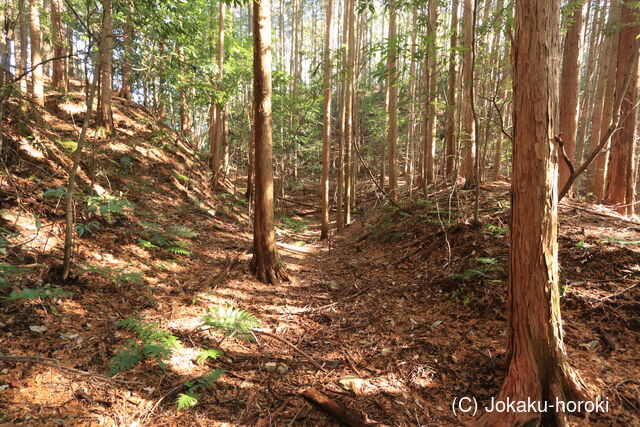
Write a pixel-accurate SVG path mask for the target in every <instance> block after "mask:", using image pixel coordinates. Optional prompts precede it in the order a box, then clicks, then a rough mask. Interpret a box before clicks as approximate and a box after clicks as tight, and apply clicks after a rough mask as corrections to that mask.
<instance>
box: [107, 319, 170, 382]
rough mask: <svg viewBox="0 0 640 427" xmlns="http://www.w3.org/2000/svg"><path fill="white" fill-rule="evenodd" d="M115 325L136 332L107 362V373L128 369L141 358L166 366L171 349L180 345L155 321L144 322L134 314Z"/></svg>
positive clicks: (113, 373) (161, 366) (112, 373)
mask: <svg viewBox="0 0 640 427" xmlns="http://www.w3.org/2000/svg"><path fill="white" fill-rule="evenodd" d="M116 326H117V327H119V328H122V329H127V330H129V331H131V332H133V333H135V334H136V339H135V340H130V341H129V342H128V343H127V344H126V345H125V346H123V347H122V348H121V349H120V350H118V352H117V353H116V355H115V356H114V357H113V358H112V359H111V361H110V362H109V366H110V369H109V375H115V374H117V373H118V372H120V371H122V370H128V369H131V368H133V367H134V366H135V365H137V364H138V363H140V362H141V361H143V360H153V361H154V362H155V363H156V364H157V365H158V366H159V367H160V368H162V369H165V368H166V362H167V360H169V358H170V357H171V354H172V353H173V350H175V349H176V348H179V347H180V346H181V343H180V340H179V339H178V338H177V337H175V336H173V335H171V334H170V333H168V332H167V331H164V330H162V329H161V328H160V327H159V325H158V324H157V323H155V322H144V321H143V320H142V319H140V318H139V317H136V316H129V317H127V318H125V319H122V320H121V321H119V322H118V323H116Z"/></svg>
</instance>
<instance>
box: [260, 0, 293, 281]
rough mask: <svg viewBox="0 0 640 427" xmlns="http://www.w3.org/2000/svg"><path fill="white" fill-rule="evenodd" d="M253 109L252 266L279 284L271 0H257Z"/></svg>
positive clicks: (281, 274)
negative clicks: (274, 215) (274, 161)
mask: <svg viewBox="0 0 640 427" xmlns="http://www.w3.org/2000/svg"><path fill="white" fill-rule="evenodd" d="M253 111H254V113H253V114H254V123H255V125H254V126H255V152H256V154H255V162H256V163H255V169H256V201H255V216H254V221H253V223H254V228H253V258H252V260H251V268H252V270H253V272H254V273H255V275H256V277H257V278H258V280H260V281H262V282H266V283H272V284H277V283H279V282H280V280H281V279H283V278H285V277H286V276H285V274H284V270H283V267H282V266H281V264H280V263H281V261H280V257H279V256H278V252H277V250H276V238H275V229H274V220H273V157H272V148H271V146H272V136H271V122H272V119H271V0H260V1H255V2H254V3H253Z"/></svg>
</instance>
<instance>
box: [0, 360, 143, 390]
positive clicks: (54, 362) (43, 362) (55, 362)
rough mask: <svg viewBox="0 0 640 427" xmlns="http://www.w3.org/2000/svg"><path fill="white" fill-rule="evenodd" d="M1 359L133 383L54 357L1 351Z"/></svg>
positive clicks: (121, 382) (116, 381)
mask: <svg viewBox="0 0 640 427" xmlns="http://www.w3.org/2000/svg"><path fill="white" fill-rule="evenodd" d="M0 360H4V361H6V362H26V363H37V364H39V365H45V366H50V367H52V368H56V369H59V370H61V371H66V372H68V373H71V374H74V375H80V376H83V377H93V378H98V379H100V380H102V381H107V382H110V383H120V384H132V382H130V381H122V380H118V379H115V378H111V377H108V376H106V375H102V374H95V373H93V372H87V371H82V370H80V369H76V368H71V367H69V366H64V365H61V364H60V360H58V359H53V358H50V357H39V356H16V355H13V354H9V353H0Z"/></svg>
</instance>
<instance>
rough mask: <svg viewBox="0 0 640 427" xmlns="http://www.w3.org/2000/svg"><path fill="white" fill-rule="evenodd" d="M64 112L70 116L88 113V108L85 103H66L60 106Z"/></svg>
mask: <svg viewBox="0 0 640 427" xmlns="http://www.w3.org/2000/svg"><path fill="white" fill-rule="evenodd" d="M58 106H59V107H60V109H61V110H62V111H64V112H65V113H67V114H69V115H74V114H80V113H84V112H85V111H87V106H86V104H85V103H84V102H71V101H65V102H63V103H62V104H59V105H58Z"/></svg>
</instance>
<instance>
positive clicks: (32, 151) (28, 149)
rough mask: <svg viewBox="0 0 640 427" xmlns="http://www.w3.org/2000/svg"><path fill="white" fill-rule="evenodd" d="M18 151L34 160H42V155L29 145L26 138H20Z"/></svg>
mask: <svg viewBox="0 0 640 427" xmlns="http://www.w3.org/2000/svg"><path fill="white" fill-rule="evenodd" d="M20 149H21V150H23V151H24V152H26V153H27V154H28V155H29V156H31V157H33V158H34V159H44V154H42V151H40V150H38V149H37V148H35V147H34V146H33V145H31V144H30V143H29V141H28V140H27V139H26V138H20Z"/></svg>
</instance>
